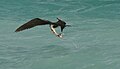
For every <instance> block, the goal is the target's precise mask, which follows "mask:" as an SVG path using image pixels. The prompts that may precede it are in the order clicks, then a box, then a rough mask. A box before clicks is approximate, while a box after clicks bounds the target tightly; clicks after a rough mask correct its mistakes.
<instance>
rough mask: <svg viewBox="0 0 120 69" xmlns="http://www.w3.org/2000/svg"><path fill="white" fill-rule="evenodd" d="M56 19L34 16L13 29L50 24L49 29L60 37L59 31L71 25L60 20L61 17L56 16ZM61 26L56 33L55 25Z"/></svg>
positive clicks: (19, 29) (18, 30)
mask: <svg viewBox="0 0 120 69" xmlns="http://www.w3.org/2000/svg"><path fill="white" fill-rule="evenodd" d="M57 19H58V21H57V22H51V21H48V20H43V19H40V18H34V19H32V20H30V21H28V22H27V23H25V24H23V25H21V26H20V27H19V28H17V29H16V30H15V32H20V31H23V30H26V29H30V28H32V27H35V26H40V25H50V29H51V31H52V32H53V33H54V34H55V35H56V36H58V37H60V38H61V37H62V35H61V33H62V32H63V29H64V28H65V27H67V26H68V27H69V26H71V25H66V23H65V22H64V21H62V20H61V19H59V18H57ZM59 26H60V27H61V33H60V34H58V33H57V32H56V31H55V28H57V27H59Z"/></svg>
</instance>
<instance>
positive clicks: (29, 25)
mask: <svg viewBox="0 0 120 69" xmlns="http://www.w3.org/2000/svg"><path fill="white" fill-rule="evenodd" d="M50 23H51V22H50V21H47V20H42V19H39V18H35V19H32V20H30V21H28V22H27V23H25V24H23V25H22V26H20V27H19V28H17V29H16V30H15V32H20V31H22V30H25V29H29V28H32V27H35V26H38V25H46V24H50Z"/></svg>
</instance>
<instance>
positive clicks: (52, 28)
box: [50, 24, 62, 38]
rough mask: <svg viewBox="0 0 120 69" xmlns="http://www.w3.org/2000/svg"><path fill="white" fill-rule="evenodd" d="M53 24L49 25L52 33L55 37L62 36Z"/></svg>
mask: <svg viewBox="0 0 120 69" xmlns="http://www.w3.org/2000/svg"><path fill="white" fill-rule="evenodd" d="M53 26H54V25H52V24H51V25H50V29H51V31H52V33H53V34H55V35H56V36H57V37H59V38H62V34H58V33H57V32H56V30H55V28H54V27H53Z"/></svg>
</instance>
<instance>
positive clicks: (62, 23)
mask: <svg viewBox="0 0 120 69" xmlns="http://www.w3.org/2000/svg"><path fill="white" fill-rule="evenodd" d="M57 19H58V21H57V23H58V24H60V25H64V26H65V27H71V25H66V22H64V21H62V20H61V19H59V18H57Z"/></svg>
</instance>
